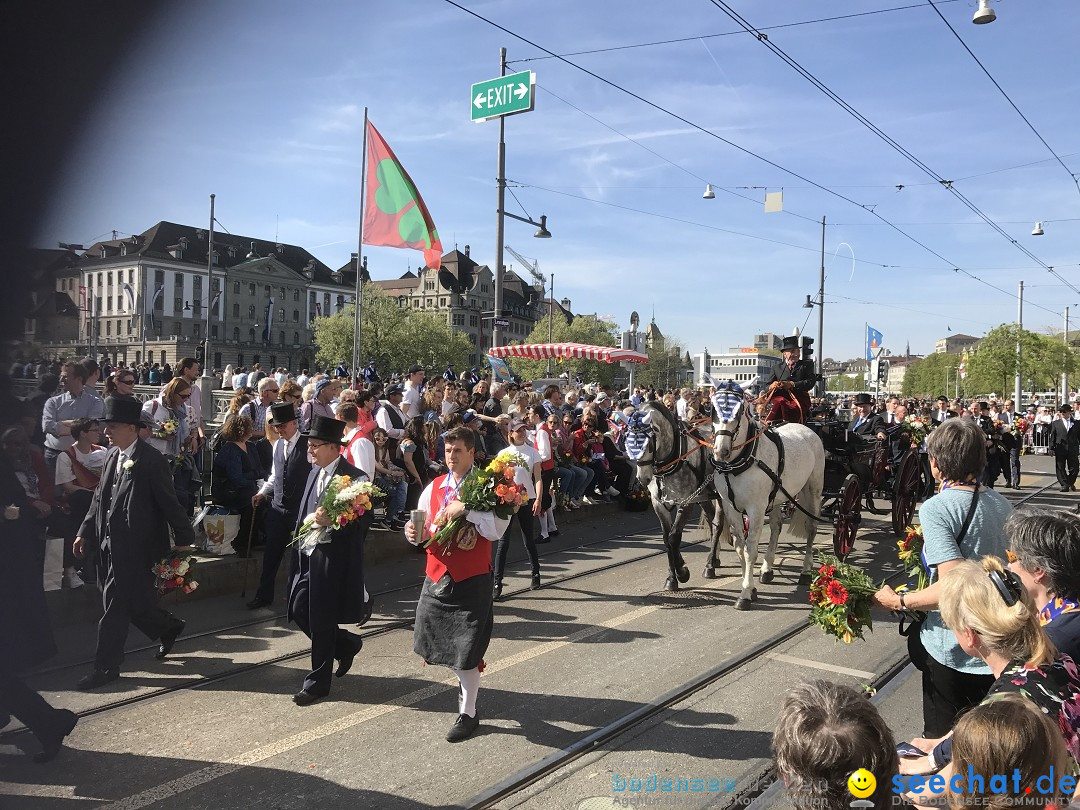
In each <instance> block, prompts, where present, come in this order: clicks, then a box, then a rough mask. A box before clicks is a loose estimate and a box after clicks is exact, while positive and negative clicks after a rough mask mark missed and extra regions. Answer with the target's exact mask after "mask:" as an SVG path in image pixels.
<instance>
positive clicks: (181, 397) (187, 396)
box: [180, 391, 191, 399]
mask: <svg viewBox="0 0 1080 810" xmlns="http://www.w3.org/2000/svg"><path fill="white" fill-rule="evenodd" d="M180 399H191V392H190V391H188V392H187V393H186V394H181V395H180Z"/></svg>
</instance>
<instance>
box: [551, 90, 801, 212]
mask: <svg viewBox="0 0 1080 810" xmlns="http://www.w3.org/2000/svg"><path fill="white" fill-rule="evenodd" d="M538 86H539V87H540V89H541V90H543V91H544V92H545V93H547V94H548V95H549V96H552V97H554V98H555V99H558V100H559V101H561V102H562V103H563V104H565V105H566V106H567V107H570V108H571V109H574V110H577V111H578V112H579V113H581V114H582V115H584V116H585V117H586V118H590V119H592V120H593V121H595V122H596V123H598V124H599V125H600V126H602V127H604V128H605V129H608V130H610V131H612V132H614V133H615V134H616V135H618V136H619V137H620V138H625V139H626V140H628V141H629V142H630V143H632V144H634V145H635V146H639V147H641V148H642V149H644V150H645V151H646V152H648V153H649V154H650V155H652V156H653V157H656V158H659V159H660V160H662V161H664V162H665V163H667V164H669V165H671V166H674V167H675V168H676V169H678V170H679V171H681V172H683V173H684V174H687V175H689V176H690V177H693V178H694V179H695V180H698V181H699V182H702V183H709V180H708V179H707V178H705V177H702V176H701V175H699V174H697V173H695V172H692V171H691V170H690V169H688V168H686V167H685V166H680V165H679V164H678V163H676V162H675V161H673V160H672V159H671V158H668V157H666V156H664V155H661V154H660V153H659V152H657V151H656V150H655V149H652V148H650V147H648V146H646V145H645V144H643V143H642V142H641V141H639V140H637V139H635V138H632V137H630V136H629V135H627V134H626V133H625V132H620V131H619V130H618V129H616V128H615V127H613V126H611V124H609V123H607V122H606V121H601V120H600V119H599V118H597V117H596V116H595V115H593V114H592V113H590V112H586V111H585V110H583V109H581V108H580V107H578V106H577V105H576V104H572V103H571V102H569V101H567V100H566V99H565V98H562V97H561V96H559V95H558V94H556V93H554V92H552V91H551V89H550V88H548V87H545V86H542V85H538ZM709 184H710V185H712V187H713V188H714V189H718V190H720V191H723V192H724V193H725V194H730V195H731V196H732V197H738V198H739V199H740V200H746V201H747V202H752V203H754V204H755V205H760V204H761V200H756V199H754V198H753V197H747V196H746V195H745V194H739V193H738V192H736V191H734V190H732V189H730V188H724V187H722V186H717V185H716V184H713V183H709ZM783 213H785V214H787V215H788V216H792V217H797V218H799V219H804V220H806V221H807V222H813V223H815V224H816V223H817V222H818V221H819V220H818V219H817V218H816V217H808V216H806V215H805V214H798V213H796V212H795V211H787V210H785V211H784V212H783Z"/></svg>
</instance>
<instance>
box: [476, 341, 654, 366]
mask: <svg viewBox="0 0 1080 810" xmlns="http://www.w3.org/2000/svg"><path fill="white" fill-rule="evenodd" d="M488 354H490V355H491V356H492V357H503V358H505V357H524V358H527V359H529V360H547V359H548V358H552V357H562V358H568V359H569V358H576V359H579V360H599V361H600V362H602V363H619V362H622V361H624V360H626V361H629V362H631V363H648V362H649V357H648V355H646V354H645V353H644V352H635V351H631V350H630V349H620V348H618V347H616V346H590V345H588V344H586V343H523V344H520V345H515V346H494V347H493V348H492V349H491V350H490V351H488Z"/></svg>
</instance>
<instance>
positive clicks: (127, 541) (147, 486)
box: [73, 397, 195, 690]
mask: <svg viewBox="0 0 1080 810" xmlns="http://www.w3.org/2000/svg"><path fill="white" fill-rule="evenodd" d="M102 421H103V422H104V423H105V434H106V435H107V436H108V437H109V441H110V442H112V448H111V449H110V450H109V454H108V455H107V456H106V457H105V466H104V467H103V469H102V473H101V479H100V481H98V486H97V489H96V490H94V497H93V500H92V501H91V503H90V510H89V511H88V512H87V513H86V519H85V520H83V523H82V526H81V527H80V528H79V532H78V535H77V536H76V538H75V543H74V546H73V551H74V553H75V556H76V557H80V558H81V557H82V556H83V555H84V554H85V553H87V552H89V553H90V554H91V556H92V557H94V558H95V560H96V562H97V570H98V581H99V582H100V583H101V595H102V602H103V605H104V608H105V615H103V616H102V617H101V621H99V622H98V636H97V651H96V653H95V654H94V669H93V671H92V672H91V673H90V674H89V675H87V676H85V677H84V678H83V679H82V680H80V681H79V683H78V688H79V689H83V690H86V689H94V688H96V687H99V686H103V685H104V684H107V683H109V682H110V681H114V680H116V679H117V678H119V677H120V662H121V661H122V660H123V658H124V642H125V640H126V639H127V634H128V624H129V623H130V624H134V625H135V626H136V627H137V628H139V630H141V631H142V632H143V633H144V634H146V636H148V637H149V638H151V639H158V640H159V641H160V643H159V645H158V652H157V657H158V659H162V658H164V657H165V656H166V655H168V654H169V652H170V651H171V650H172V648H173V644H174V643H175V642H176V637H177V636H179V635H180V633H181V632H182V631H183V629H184V622H183V621H182V620H180V619H178V618H176V617H175V616H173V615H172V614H171V613H169V612H168V611H167V610H164V609H163V608H161V607H159V606H158V593H157V588H156V587H155V586H156V579H155V577H154V574H153V573H152V570H151V569H152V568H153V567H154V565H155V564H157V563H158V562H160V561H161V560H162V559H164V558H165V557H166V556H168V555H169V553H170V542H169V529H172V533H173V537H174V541H173V542H175V545H176V551H187V550H189V549H190V547H191V545H192V543H194V541H195V535H194V532H193V531H192V528H191V518H190V516H189V515H188V514H187V513H186V511H185V510H184V508H183V507H182V506H181V505H180V502H179V501H177V499H176V491H175V490H174V489H173V484H172V470H171V468H170V465H169V462H168V461H166V460H165V457H164V456H163V455H161V453H159V452H158V451H157V450H155V449H154V448H153V447H151V446H150V445H148V444H147V443H146V442H144V441H142V440H141V439H140V438H139V427H140V424H141V421H142V403H141V402H138V401H137V400H134V399H128V398H127V397H109V398H108V399H107V400H105V413H104V416H103V417H102Z"/></svg>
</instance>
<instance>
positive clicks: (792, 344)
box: [782, 335, 799, 352]
mask: <svg viewBox="0 0 1080 810" xmlns="http://www.w3.org/2000/svg"><path fill="white" fill-rule="evenodd" d="M782 351H785V352H797V351H799V336H798V335H789V336H788V337H786V338H784V347H783V349H782Z"/></svg>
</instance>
